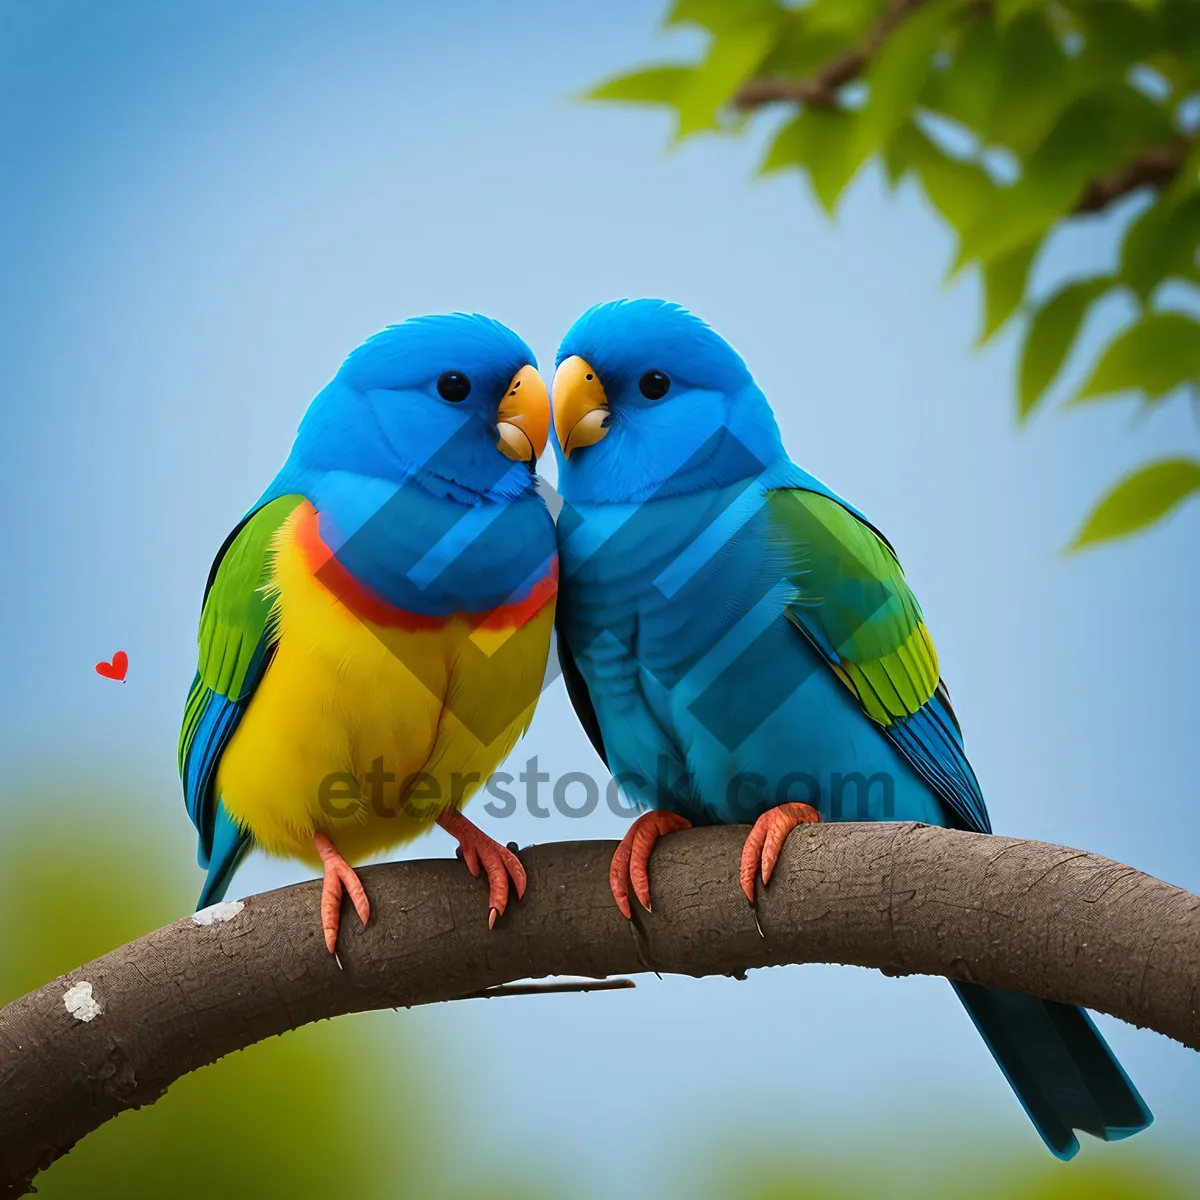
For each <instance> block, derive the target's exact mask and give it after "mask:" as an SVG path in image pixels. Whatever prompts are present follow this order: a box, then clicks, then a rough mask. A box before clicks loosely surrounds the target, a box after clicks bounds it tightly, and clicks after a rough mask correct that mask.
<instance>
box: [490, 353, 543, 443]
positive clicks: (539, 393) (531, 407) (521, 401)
mask: <svg viewBox="0 0 1200 1200" xmlns="http://www.w3.org/2000/svg"><path fill="white" fill-rule="evenodd" d="M496 428H497V430H498V431H499V434H500V440H499V441H498V442H497V443H496V444H497V446H498V447H499V449H500V453H501V454H505V455H507V456H508V457H509V458H511V459H513V460H514V461H515V462H535V461H536V460H537V459H538V458H539V457H540V456H541V453H542V451H543V450H545V448H546V439H547V438H548V437H549V436H550V395H549V393H548V392H547V391H546V383H545V380H543V379H542V377H541V376H540V375H539V374H538V371H537V367H534V366H524V367H522V368H521V369H520V370H519V371H518V372H517V373H516V374H515V375H514V376H513V377H512V379H511V380H509V384H508V390H507V391H506V392H505V393H504V399H503V400H501V402H500V408H499V409H498V411H497V412H496Z"/></svg>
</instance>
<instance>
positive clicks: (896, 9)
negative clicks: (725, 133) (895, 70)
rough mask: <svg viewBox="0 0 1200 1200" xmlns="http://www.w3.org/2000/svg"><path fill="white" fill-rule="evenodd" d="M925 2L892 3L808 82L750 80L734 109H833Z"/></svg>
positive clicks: (741, 92) (915, 0) (797, 80)
mask: <svg viewBox="0 0 1200 1200" xmlns="http://www.w3.org/2000/svg"><path fill="white" fill-rule="evenodd" d="M925 2H926V0H892V2H891V3H890V4H889V5H888V6H887V7H886V8H885V9H884V10H883V12H882V13H880V14H879V17H878V18H877V19H876V21H875V24H874V25H872V26H871V28H870V29H869V30H868V32H867V35H866V37H864V38H863V40H862V42H861V43H860V44H859V45H858V46H857V47H856V48H855V49H853V50H850V51H847V52H846V53H845V54H841V55H839V56H838V57H837V58H835V59H834V60H833V61H832V62H830V63H829V64H828V65H827V66H824V67H822V68H821V70H820V71H818V72H817V73H816V74H815V75H811V76H809V77H808V78H807V79H780V78H775V79H751V80H750V82H749V83H747V84H746V85H745V86H744V87H742V88H741V89H740V90H739V91H738V93H737V94H736V95H735V96H734V98H733V106H734V108H736V109H739V110H740V111H742V112H750V111H751V110H752V109H756V108H761V107H762V106H763V105H764V104H779V103H792V104H812V105H815V106H816V107H817V108H836V107H837V105H838V92H839V91H840V90H841V89H842V88H843V87H844V86H845V85H846V84H848V83H849V82H850V81H851V80H852V79H857V78H858V77H859V76H860V75H861V74H862V73H863V72H864V71H865V70H866V69H867V67H868V66H869V65H870V62H871V60H872V59H873V58H874V57H875V56H876V55H877V54H878V53H879V51H880V50H882V49H883V44H884V42H886V41H887V40H888V38H889V37H891V36H892V34H893V32H895V30H896V28H897V26H899V25H900V24H902V23H903V21H904V20H905V19H906V18H907V17H908V16H909V15H910V14H912V13H913V12H914V11H915V10H916V9H918V8H920V7H921V6H922V5H923V4H925Z"/></svg>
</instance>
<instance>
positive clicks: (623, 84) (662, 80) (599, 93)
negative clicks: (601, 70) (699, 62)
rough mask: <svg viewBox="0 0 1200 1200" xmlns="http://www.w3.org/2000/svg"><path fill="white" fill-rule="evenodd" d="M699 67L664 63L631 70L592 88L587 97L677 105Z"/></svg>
mask: <svg viewBox="0 0 1200 1200" xmlns="http://www.w3.org/2000/svg"><path fill="white" fill-rule="evenodd" d="M695 70H696V68H695V67H689V66H675V65H670V64H665V63H664V64H663V65H662V66H657V67H646V68H644V69H643V70H641V71H630V72H629V74H627V75H618V76H616V77H615V78H613V79H609V80H607V81H606V82H604V83H602V84H600V85H598V86H597V87H594V88H592V90H591V91H590V92H587V93H585V95H584V99H585V100H618V101H621V102H623V103H626V104H666V105H670V106H671V107H674V105H675V103H676V100H677V98H678V96H679V92H680V89H681V88H682V87H683V85H684V84H685V83H686V82H687V79H688V77H689V76H690V75H691V74H692V73H693V72H694V71H695Z"/></svg>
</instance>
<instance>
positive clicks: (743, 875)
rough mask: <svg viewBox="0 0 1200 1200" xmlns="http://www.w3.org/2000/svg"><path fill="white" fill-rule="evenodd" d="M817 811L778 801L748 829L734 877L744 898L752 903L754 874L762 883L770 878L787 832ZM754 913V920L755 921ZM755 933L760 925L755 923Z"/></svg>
mask: <svg viewBox="0 0 1200 1200" xmlns="http://www.w3.org/2000/svg"><path fill="white" fill-rule="evenodd" d="M820 819H821V814H820V813H818V812H817V810H816V809H815V808H813V807H812V805H811V804H799V803H792V804H780V805H778V806H777V807H776V808H769V809H767V811H766V812H765V813H763V815H762V816H761V817H759V818H758V820H757V821H755V822H754V828H753V829H751V830H750V836H749V837H748V838H747V839H746V844H745V845H744V846H743V847H742V865H741V870H740V871H739V872H738V877H739V880H740V882H741V885H742V891H743V892H745V893H746V899H747V900H749V901H750V903H751V904H753V903H754V876H755V875H756V874H761V876H762V882H763V887H766V886H767V884H768V883H770V882H771V876H772V875H773V874H774V872H775V864H776V863H777V862H778V861H779V853H780V851H781V850H782V849H783V843H784V842H786V841H787V836H788V834H789V833H791V832H792V830H793V829H795V828H796V826H797V825H804V824H807V823H809V822H812V821H819V820H820ZM757 919H758V918H757V915H756V916H755V920H756V921H757ZM759 933H762V927H761V926H759Z"/></svg>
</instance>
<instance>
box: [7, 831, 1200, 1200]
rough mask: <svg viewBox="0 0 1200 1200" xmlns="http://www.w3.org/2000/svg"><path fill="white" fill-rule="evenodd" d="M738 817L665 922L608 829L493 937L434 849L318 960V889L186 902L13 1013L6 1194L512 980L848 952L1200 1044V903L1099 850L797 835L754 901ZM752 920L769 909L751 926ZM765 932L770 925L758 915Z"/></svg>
mask: <svg viewBox="0 0 1200 1200" xmlns="http://www.w3.org/2000/svg"><path fill="white" fill-rule="evenodd" d="M746 832H747V831H746V829H745V828H744V827H738V826H725V827H721V828H715V829H697V830H687V831H684V832H682V833H677V834H672V835H671V836H669V837H667V838H664V839H663V840H662V841H661V842H660V843H659V845H658V847H657V849H656V850H655V852H654V860H653V866H652V880H653V888H654V913H653V915H652V916H651V915H650V914H647V913H645V912H643V911H642V910H641V909H640V908H635V915H634V922H635V927H636V928H635V929H631V928H630V924H629V922H627V921H626V920H625V919H624V918H623V917H622V916H621V915H620V914H619V913H618V911H617V908H616V905H615V904H614V903H613V900H612V896H611V894H610V892H609V885H608V868H609V861H610V859H611V857H612V852H613V849H614V844H613V843H612V842H563V843H558V844H552V845H546V846H535V847H531V848H529V849H527V850H524V851H522V860H523V862H524V864H525V867H526V871H527V873H528V876H529V887H528V890H527V892H526V894H525V898H524V899H523V900H522V901H521V902H520V903H518V904H515V905H513V906H512V907H510V909H509V911H508V912H507V913H506V914H505V916H504V918H503V920H502V921H500V922H499V924H498V925H497V926H496V928H495V930H493V931H489V930H488V926H487V885H486V880H479V879H474V878H472V877H471V876H470V875H469V874H468V872H467V871H466V870H464V869H463V866H462V864H461V863H457V862H455V861H454V860H450V859H444V860H438V861H426V862H405V863H391V864H386V865H383V866H376V867H368V868H366V869H365V870H363V871H362V880H363V884H364V885H365V887H366V889H367V891H368V893H369V894H370V897H371V922H370V924H369V925H368V926H367V927H366V928H365V929H361V928H360V927H359V926H358V924H357V922H356V921H355V920H354V919H353V917H352V916H348V917H347V919H346V920H345V921H344V923H343V926H342V935H341V940H340V942H339V953H340V956H341V960H342V964H343V966H344V970H339V969H338V968H337V966H336V964H335V963H334V961H333V959H332V957H331V956H330V955H329V954H328V953H327V952H326V951H325V947H324V941H323V937H322V933H321V926H320V920H319V917H318V910H319V903H320V892H321V887H320V883H319V882H313V883H305V884H299V885H297V886H295V887H290V888H283V889H280V890H278V891H274V892H267V893H264V894H263V895H260V896H252V897H250V898H249V899H247V900H246V901H245V902H244V903H234V904H230V905H225V906H222V907H221V908H220V909H218V910H216V911H215V912H213V911H210V912H209V913H207V914H202V915H201V921H199V922H198V921H197V920H196V919H195V918H193V917H185V918H184V919H183V920H180V921H177V922H176V923H175V924H174V925H169V926H167V927H166V928H164V929H160V930H158V931H157V932H155V933H151V934H148V935H147V936H146V937H143V938H140V939H139V940H138V941H136V942H131V943H130V944H129V945H127V946H122V947H120V948H119V949H117V950H113V951H112V952H111V953H109V954H106V955H105V956H104V957H103V958H99V959H97V960H96V961H95V962H92V963H89V964H87V965H86V966H82V967H79V968H78V969H76V970H74V971H72V972H70V973H69V974H68V975H65V976H63V977H61V978H59V979H56V980H54V981H53V982H52V983H48V984H46V985H45V986H44V987H42V988H39V989H38V990H37V991H36V992H31V993H30V994H29V995H27V996H24V997H22V998H21V999H19V1000H16V1001H14V1002H13V1003H12V1004H10V1005H8V1007H7V1008H4V1009H3V1010H0V1196H18V1195H23V1194H24V1193H25V1192H26V1191H28V1190H29V1187H30V1186H31V1180H32V1178H33V1176H34V1174H35V1173H36V1172H37V1171H38V1170H40V1169H42V1168H44V1167H46V1166H48V1165H49V1164H50V1163H52V1162H53V1161H54V1160H55V1159H56V1158H58V1157H59V1156H60V1155H62V1154H64V1153H66V1151H67V1150H69V1149H70V1148H71V1146H73V1145H74V1144H75V1142H77V1141H78V1140H79V1139H80V1138H81V1137H83V1136H84V1135H85V1134H87V1133H89V1132H90V1131H91V1130H93V1129H95V1128H96V1127H97V1126H99V1125H101V1124H102V1123H103V1122H105V1121H107V1120H109V1119H110V1118H111V1117H114V1116H116V1115H117V1114H118V1113H120V1112H122V1111H124V1110H125V1109H129V1108H136V1107H138V1106H140V1105H144V1104H151V1103H153V1102H154V1101H155V1100H157V1099H158V1098H159V1097H160V1096H161V1095H162V1094H163V1093H164V1092H165V1091H166V1089H167V1088H168V1087H169V1086H170V1084H171V1083H173V1082H174V1081H175V1080H176V1079H178V1078H179V1077H180V1076H181V1075H183V1074H185V1073H186V1072H188V1071H192V1070H195V1069H196V1068H197V1067H201V1066H204V1065H205V1064H206V1063H210V1062H213V1061H214V1060H215V1059H218V1058H220V1057H221V1056H222V1055H224V1054H228V1053H230V1052H231V1051H233V1050H237V1049H240V1048H242V1047H245V1046H248V1045H250V1044H252V1043H253V1042H257V1041H260V1040H261V1039H263V1038H266V1037H271V1036H273V1035H275V1034H279V1033H283V1032H285V1031H286V1030H289V1029H294V1028H297V1027H298V1026H300V1025H304V1024H306V1023H308V1022H310V1021H315V1020H319V1019H321V1018H324V1017H333V1016H337V1015H339V1014H342V1013H350V1012H361V1011H365V1010H368V1009H377V1008H397V1007H406V1006H411V1005H416V1004H430V1003H434V1002H437V1001H441V1000H451V999H456V998H460V997H463V996H466V995H468V994H471V993H478V992H481V991H483V990H485V989H490V988H495V987H497V986H501V985H505V984H510V983H512V982H513V981H516V980H522V979H537V978H544V977H546V976H562V975H574V976H585V977H589V978H595V979H601V978H604V977H607V976H612V975H618V974H637V973H639V972H644V971H651V970H653V971H660V972H674V973H678V974H685V975H693V976H701V975H711V974H726V975H741V974H743V973H744V972H745V971H746V970H747V969H749V968H754V967H765V966H773V965H780V964H784V963H813V962H838V963H847V964H851V965H857V966H862V967H871V968H875V969H877V970H881V971H884V972H886V973H888V974H890V975H902V974H929V975H947V976H950V977H953V978H957V979H973V980H976V981H978V982H981V983H990V984H996V985H999V986H1001V987H1010V988H1016V989H1019V990H1023V991H1028V992H1034V993H1036V994H1037V995H1040V996H1045V997H1048V998H1050V999H1053V1000H1061V1001H1065V1002H1068V1003H1076V1004H1085V1005H1087V1006H1088V1007H1090V1008H1095V1009H1099V1010H1101V1011H1103V1012H1107V1013H1111V1014H1113V1015H1115V1016H1117V1017H1121V1018H1123V1019H1124V1020H1126V1021H1130V1022H1132V1023H1134V1024H1136V1025H1141V1026H1148V1027H1150V1028H1152V1029H1156V1030H1158V1031H1159V1032H1160V1033H1164V1034H1166V1035H1167V1036H1169V1037H1173V1038H1175V1039H1176V1040H1177V1041H1180V1042H1182V1043H1183V1044H1184V1045H1186V1046H1190V1047H1192V1048H1193V1049H1198V1048H1200V897H1196V896H1193V895H1191V894H1189V893H1188V892H1185V891H1182V890H1180V889H1179V888H1176V887H1172V886H1171V885H1170V884H1167V883H1163V882H1161V881H1160V880H1157V879H1153V878H1151V877H1150V876H1148V875H1143V874H1142V873H1141V872H1139V871H1136V870H1134V869H1133V868H1132V867H1126V866H1122V865H1120V864H1119V863H1114V862H1111V861H1109V860H1108V859H1104V858H1100V857H1098V856H1096V855H1093V854H1086V853H1081V852H1079V851H1075V850H1067V849H1064V848H1063V847H1061V846H1051V845H1047V844H1045V843H1041V842H1027V841H1018V840H1015V839H1012V838H1004V837H997V836H989V835H983V834H972V833H961V832H957V831H952V830H946V829H933V828H930V827H928V826H923V825H913V824H908V823H904V824H901V823H888V824H885V823H878V824H829V825H808V826H802V827H801V828H800V829H797V830H796V831H794V832H793V833H792V835H791V837H790V838H789V840H788V843H787V846H786V848H785V850H784V853H783V856H782V858H781V859H780V863H779V866H778V868H777V870H776V874H775V877H774V879H773V880H772V882H771V886H770V887H769V888H767V889H766V890H765V892H764V893H763V894H762V895H761V896H760V898H759V901H758V905H757V914H756V912H755V910H754V909H753V908H751V906H750V905H749V904H747V903H746V899H745V897H744V896H743V895H742V893H741V890H740V888H739V886H738V864H739V859H740V852H741V847H742V842H743V841H744V839H745V836H746ZM756 918H757V919H756ZM759 924H761V928H762V934H761V936H760V934H759V931H758V928H757V925H759Z"/></svg>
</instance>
